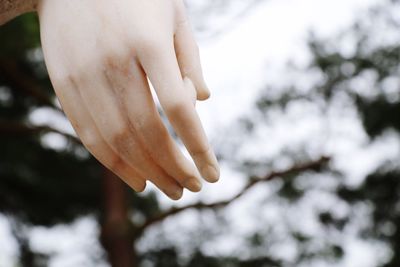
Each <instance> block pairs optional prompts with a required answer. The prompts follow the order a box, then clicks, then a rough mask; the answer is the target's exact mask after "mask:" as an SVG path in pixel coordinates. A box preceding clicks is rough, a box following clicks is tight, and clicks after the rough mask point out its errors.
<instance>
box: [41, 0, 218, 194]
mask: <svg viewBox="0 0 400 267" xmlns="http://www.w3.org/2000/svg"><path fill="white" fill-rule="evenodd" d="M38 13H39V18H40V28H41V38H42V47H43V51H44V55H45V61H46V65H47V68H48V72H49V75H50V79H51V81H52V83H53V86H54V89H55V91H56V94H57V96H58V98H59V100H60V102H61V105H62V107H63V110H64V111H65V113H66V115H67V117H68V118H69V120H70V121H71V124H72V126H73V127H74V129H75V131H76V133H77V134H78V135H79V137H80V139H81V140H82V143H83V144H84V145H85V146H86V148H87V149H88V150H89V151H90V152H91V153H92V154H93V155H94V156H95V157H96V158H97V159H98V160H99V161H100V162H102V163H103V164H104V165H105V166H107V167H108V168H109V169H110V170H112V171H113V172H114V173H116V174H117V175H118V176H119V177H121V178H122V179H123V180H124V181H125V182H126V183H127V184H129V185H130V186H131V187H132V188H133V189H134V190H136V191H143V190H144V188H145V186H146V180H149V181H151V182H152V183H154V184H155V185H156V186H157V187H158V188H159V189H161V190H162V191H163V192H164V193H165V194H166V195H168V196H169V197H170V198H172V199H179V198H180V197H181V196H182V191H183V188H184V187H185V188H187V189H189V190H191V191H199V190H200V189H201V183H200V176H202V177H203V178H204V179H205V180H207V181H209V182H216V181H217V180H218V178H219V167H218V163H217V160H216V158H215V155H214V153H213V151H212V149H211V147H210V145H209V143H208V141H207V137H206V135H205V133H204V130H203V128H202V125H201V122H200V119H199V117H198V115H197V113H196V110H195V106H194V103H193V102H195V100H196V98H197V99H198V100H205V99H207V98H208V97H209V91H208V89H207V87H206V84H205V82H204V80H203V75H202V70H201V65H200V60H199V53H198V47H197V44H196V42H195V40H194V38H193V35H192V32H191V29H190V26H189V23H188V21H187V19H186V15H185V10H184V5H183V3H182V2H181V0H113V1H109V0H79V1H71V0H40V1H39V5H38ZM147 77H148V78H149V79H150V81H151V83H152V84H153V85H154V88H155V91H156V93H157V96H158V98H159V100H160V103H161V106H162V108H163V110H164V111H165V113H166V115H167V117H168V119H169V121H170V123H171V125H172V126H173V127H174V130H175V131H176V133H177V134H178V135H179V137H180V138H181V139H182V141H183V143H184V144H185V146H186V148H187V149H188V151H189V153H190V155H191V156H192V158H193V160H194V162H195V164H196V166H197V168H196V167H195V166H194V165H193V164H192V163H191V162H190V161H189V160H188V159H186V158H185V156H184V155H183V154H182V152H181V151H180V150H179V147H178V145H177V144H176V143H175V141H174V140H173V138H172V137H171V136H170V135H169V133H168V131H167V129H166V127H165V126H164V124H163V123H162V120H161V118H160V115H159V113H158V111H157V108H156V105H155V103H154V101H153V98H152V95H151V91H150V88H149V84H148V80H147Z"/></svg>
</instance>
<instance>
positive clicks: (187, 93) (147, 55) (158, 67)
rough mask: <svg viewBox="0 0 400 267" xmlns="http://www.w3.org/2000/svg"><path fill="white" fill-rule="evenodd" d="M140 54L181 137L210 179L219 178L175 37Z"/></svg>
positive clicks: (167, 113)
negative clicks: (188, 85)
mask: <svg viewBox="0 0 400 267" xmlns="http://www.w3.org/2000/svg"><path fill="white" fill-rule="evenodd" d="M138 58H139V60H140V63H141V64H142V67H143V69H144V70H145V72H146V74H147V76H148V77H149V79H150V81H151V83H152V84H153V86H154V88H155V91H156V93H157V96H158V99H159V100H160V103H161V106H162V108H163V109H164V111H165V113H166V115H167V117H168V119H169V121H170V123H171V125H172V126H173V127H174V129H175V131H176V133H177V134H178V136H179V137H180V138H181V139H182V141H183V143H184V144H185V146H186V148H187V149H188V151H189V153H190V155H191V156H192V158H193V160H194V162H195V164H196V166H197V168H198V169H199V171H200V173H201V175H202V176H203V178H204V179H205V180H207V181H208V182H216V181H218V179H219V167H218V162H217V159H216V157H215V155H214V152H213V150H212V148H211V146H210V144H209V142H208V140H207V137H206V134H205V132H204V129H203V127H202V125H201V122H200V118H199V116H198V114H197V112H196V110H195V107H194V106H193V104H192V97H191V94H192V92H191V90H190V89H187V88H185V85H184V82H183V80H182V76H181V72H180V69H179V65H178V62H177V59H176V55H175V50H174V46H173V40H171V42H170V43H169V44H167V45H165V46H163V47H162V48H159V49H152V50H151V51H140V52H139V53H138Z"/></svg>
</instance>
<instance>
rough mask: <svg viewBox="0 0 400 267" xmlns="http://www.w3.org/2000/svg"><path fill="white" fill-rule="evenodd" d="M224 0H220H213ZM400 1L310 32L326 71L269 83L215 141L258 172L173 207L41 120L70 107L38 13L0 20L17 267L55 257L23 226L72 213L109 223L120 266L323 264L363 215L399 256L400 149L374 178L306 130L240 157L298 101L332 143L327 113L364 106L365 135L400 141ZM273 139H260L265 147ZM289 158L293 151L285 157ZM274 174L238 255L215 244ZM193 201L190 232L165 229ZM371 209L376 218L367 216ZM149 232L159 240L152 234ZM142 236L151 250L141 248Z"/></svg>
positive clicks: (394, 260)
mask: <svg viewBox="0 0 400 267" xmlns="http://www.w3.org/2000/svg"><path fill="white" fill-rule="evenodd" d="M223 2H224V1H215V5H219V4H220V3H223ZM235 2H239V1H235ZM251 3H253V2H252V1H249V2H248V3H246V4H251ZM193 8H199V7H196V6H194V7H193ZM398 9H399V4H398V2H397V1H390V2H389V1H388V2H387V3H386V4H385V5H383V6H382V7H381V8H379V9H377V10H374V11H372V13H371V14H370V17H372V16H373V17H374V19H375V20H374V21H375V22H374V23H373V24H372V22H371V21H370V20H363V21H360V23H359V24H358V25H357V26H356V27H355V28H354V29H352V30H351V31H349V32H347V33H346V34H344V36H342V37H341V38H336V39H335V42H333V41H332V40H318V39H313V40H312V41H311V42H310V54H311V57H312V63H311V65H310V66H309V67H308V68H307V69H302V70H297V72H298V73H299V74H300V75H304V76H307V75H314V76H317V77H319V78H318V79H317V82H315V83H313V84H312V85H310V86H309V87H308V88H306V89H305V88H301V86H300V85H298V84H296V83H293V84H291V85H289V86H287V87H284V88H282V87H279V88H278V87H273V88H270V87H268V88H267V89H266V90H264V92H263V94H262V95H261V96H260V99H259V100H258V102H257V103H256V104H257V105H256V107H257V108H256V110H255V111H254V113H251V115H250V116H248V117H245V118H243V119H242V120H241V121H240V123H239V124H238V125H236V126H235V127H236V128H235V129H234V131H232V130H230V133H232V132H234V133H235V134H230V135H229V136H225V137H224V140H223V141H221V144H220V151H218V152H219V154H220V158H221V160H222V161H224V162H229V163H230V164H231V165H234V166H235V167H236V168H237V169H238V170H239V171H241V172H243V173H244V174H245V175H246V177H248V178H247V179H246V181H245V183H244V184H245V185H244V186H243V188H242V189H241V190H239V191H238V193H237V194H234V195H233V196H232V197H231V198H229V199H227V200H224V201H220V202H216V203H194V204H191V205H189V206H184V207H176V208H170V209H163V208H162V207H160V205H159V202H158V200H157V197H156V195H155V194H148V195H140V194H139V195H137V194H133V193H132V192H131V191H129V190H127V188H126V187H125V186H123V184H122V183H121V182H119V180H118V179H117V178H115V177H113V176H112V175H111V174H110V173H109V172H107V171H105V170H104V169H103V168H102V167H101V166H100V165H99V164H98V163H97V162H96V161H95V160H94V159H93V158H92V157H90V156H89V154H88V153H87V152H86V151H85V150H84V148H83V147H82V145H81V144H80V143H79V141H78V140H77V139H76V137H75V136H74V135H70V134H66V133H65V132H63V131H61V130H60V129H58V128H55V127H54V126H53V125H51V126H50V125H44V126H38V125H35V124H32V121H31V119H30V116H31V114H32V113H33V112H34V111H35V110H37V109H43V108H47V109H48V110H49V112H51V113H57V114H58V113H61V111H60V110H59V108H58V107H57V104H56V101H55V98H54V95H53V91H52V89H51V85H50V82H49V80H48V77H47V73H46V70H45V67H44V63H43V59H42V57H41V53H40V49H39V39H38V27H37V25H38V24H37V21H36V17H35V16H33V15H26V16H22V17H20V18H18V19H16V20H14V21H13V22H11V23H9V24H7V25H6V26H4V27H1V28H0V39H1V43H0V55H1V57H0V136H1V138H0V147H1V153H0V212H1V213H3V214H5V215H6V216H7V217H8V218H10V221H11V222H13V227H14V230H13V232H14V234H15V238H16V240H17V241H18V244H19V246H20V255H21V256H20V264H21V265H22V266H46V259H47V258H48V257H50V255H43V254H41V253H39V252H37V251H32V249H31V248H30V246H29V240H28V237H27V236H26V235H25V233H24V229H26V227H35V226H38V225H41V226H52V225H56V224H58V223H70V222H72V221H73V220H75V219H77V218H80V217H81V216H86V215H88V214H89V215H93V217H94V218H96V220H98V221H99V225H101V227H102V235H101V237H100V240H101V242H102V244H103V247H104V248H105V251H106V252H107V253H108V261H109V262H110V263H111V264H112V265H113V266H116V267H117V266H143V267H145V266H157V267H168V266H182V267H186V266H210V267H213V266H215V267H217V266H227V267H228V266H235V267H236V266H237V267H260V266H311V265H312V264H315V263H318V262H323V263H324V264H325V265H329V264H332V265H335V264H337V263H338V262H339V261H340V260H341V259H342V258H343V256H345V254H346V248H345V246H346V244H345V241H343V240H345V239H341V237H345V235H346V233H347V232H346V231H347V229H348V228H349V227H350V226H352V227H354V225H356V227H358V228H359V231H358V232H357V235H359V236H360V238H362V239H363V240H366V242H368V241H369V240H370V241H371V242H372V240H375V241H380V242H381V243H382V244H384V245H385V246H386V248H388V249H389V250H390V251H392V254H391V255H392V256H391V257H389V258H388V259H387V260H385V261H382V266H387V267H389V266H390V267H392V266H398V265H399V263H400V255H399V253H398V251H400V250H399V249H400V248H399V244H400V240H399V238H400V235H399V233H398V231H397V227H398V226H399V224H400V212H399V209H398V207H399V203H398V199H399V194H400V190H399V188H400V184H399V182H398V180H399V179H398V178H399V164H398V159H397V161H396V160H395V161H393V162H385V163H384V164H383V165H382V166H381V167H379V168H378V169H377V170H374V171H372V172H371V173H370V174H369V175H368V176H367V177H366V179H365V181H364V182H363V183H361V184H359V185H357V186H353V187H351V186H350V185H348V184H347V183H346V177H345V176H344V174H343V173H341V172H339V171H338V169H336V168H335V166H334V165H327V162H328V161H329V159H328V158H325V157H323V153H322V152H323V151H324V145H325V144H324V142H321V141H320V140H308V141H309V142H305V143H302V144H300V145H298V146H296V147H293V146H291V145H290V144H289V145H288V146H287V147H283V148H281V149H280V150H279V157H277V158H276V159H275V160H273V159H271V157H268V156H265V155H263V153H262V152H264V151H258V152H257V155H255V156H253V157H251V156H250V157H247V158H246V157H235V156H236V155H239V154H241V153H239V152H240V149H241V148H242V147H243V146H245V145H246V144H247V141H254V140H256V139H258V142H260V141H261V142H262V143H268V140H266V135H267V134H265V131H262V130H263V129H264V130H265V129H266V128H267V129H269V128H271V127H273V126H271V125H274V123H276V121H277V118H278V120H285V117H287V116H291V114H293V113H296V112H297V111H296V110H298V109H297V107H299V106H302V107H303V108H304V107H309V109H310V110H311V112H312V113H313V114H315V113H317V114H318V115H320V116H319V117H318V118H320V119H321V118H322V119H324V118H325V119H326V120H327V121H328V122H327V125H328V127H326V129H325V130H326V134H327V136H328V137H327V138H326V139H325V141H329V138H330V137H329V136H330V135H331V133H330V131H331V130H332V128H334V127H335V125H333V126H332V125H331V122H330V119H329V118H330V116H332V115H331V114H332V113H335V112H336V113H337V112H339V113H340V111H341V110H346V111H348V110H350V111H354V112H356V114H358V117H357V118H358V119H359V122H361V123H362V125H363V128H364V129H365V133H366V134H368V136H369V139H368V142H370V143H372V142H374V141H375V140H376V139H379V138H385V136H386V135H387V134H388V133H389V135H390V136H394V138H395V139H397V140H398V139H399V131H400V119H399V118H400V116H399V115H398V114H399V111H400V92H399V88H400V86H399V85H400V82H399V78H398V77H400V76H399V63H400V58H399V55H400V53H399V52H400V42H399V41H400V38H397V36H400V31H398V24H399V23H400V19H399V18H398V15H397V17H396V14H395V11H396V10H398ZM198 10H201V9H198ZM378 22H379V23H378ZM382 25H384V26H383V27H384V28H385V29H386V31H387V32H389V31H390V34H388V36H390V38H386V35H384V34H382V31H381V29H380V27H382ZM387 32H386V33H387ZM346 38H347V39H346ZM339 40H344V42H345V43H346V45H347V46H349V44H350V46H352V49H350V52H349V49H347V50H346V49H343V47H342V43H341V42H340V41H339ZM379 40H380V41H379ZM310 73H311V74H310ZM365 84H367V86H365ZM364 87H365V88H364ZM344 114H345V115H346V113H345V112H344ZM313 118H314V117H312V118H311V119H313ZM268 127H269V128H268ZM260 133H261V136H260ZM54 135H56V136H58V137H60V138H62V140H64V142H65V145H64V146H63V147H62V148H57V149H56V148H54V147H51V146H49V145H48V143H47V142H46V140H47V139H46V138H48V137H49V136H54ZM256 141H257V140H256ZM367 145H368V144H367ZM262 147H264V146H263V145H260V144H258V148H259V149H261V148H262ZM334 160H335V159H334ZM355 160H356V159H355ZM282 162H284V163H285V162H286V163H285V164H284V166H283V167H282V164H281V163H282ZM268 170H269V171H268ZM271 170H275V171H271ZM265 173H266V174H265ZM270 180H273V181H270ZM265 181H270V183H269V185H270V188H271V189H270V193H267V192H265V194H264V193H261V195H262V196H263V197H262V198H261V201H260V202H259V203H258V204H257V206H253V207H252V209H254V220H256V221H257V226H256V227H253V229H251V231H250V232H249V233H247V234H246V235H243V236H241V237H239V238H236V239H235V242H237V244H238V245H237V246H235V247H234V248H235V249H236V250H237V251H235V252H234V253H231V254H229V255H218V254H215V253H214V254H213V253H210V251H209V250H208V251H207V249H206V248H205V244H206V245H207V244H209V243H210V240H211V241H214V240H217V239H218V238H224V236H229V235H230V234H231V233H232V232H235V231H237V230H238V229H235V228H234V227H232V226H231V225H230V222H229V215H230V213H229V209H230V208H232V207H231V205H239V204H243V202H245V201H246V200H245V198H246V196H248V195H249V194H251V193H249V192H250V191H251V190H258V191H257V192H260V190H263V189H265V187H263V186H262V184H263V183H264V182H265ZM271 190H272V193H271ZM266 191H267V190H266ZM264 195H265V197H264ZM320 197H323V198H324V199H325V200H327V199H328V201H327V203H328V205H327V206H325V207H322V206H321V207H319V206H318V205H315V201H316V200H315V199H317V202H318V198H320ZM310 199H311V200H310ZM313 201H314V202H313ZM321 202H322V201H321ZM332 203H333V204H332ZM317 204H321V203H317ZM271 205H275V207H278V209H277V211H276V212H275V213H274V216H273V217H276V218H275V221H274V220H271V221H268V220H265V218H258V217H257V216H258V215H259V214H261V213H263V211H266V210H268V209H269V208H270V207H272V206H271ZM308 206H310V207H308ZM314 206H315V207H314ZM336 206H343V207H345V209H344V210H346V212H337V210H336ZM365 207H367V208H368V207H369V208H371V210H372V211H371V212H370V213H365V214H364V213H363V214H362V216H367V215H371V220H370V223H368V225H367V226H365V225H363V226H357V224H354V221H355V220H356V219H357V218H358V219H359V217H358V216H359V213H358V210H359V209H364V208H365ZM234 208H236V206H235V207H234ZM309 210H311V213H312V214H313V220H312V221H310V222H309V223H310V224H312V226H313V227H312V228H318V229H319V233H314V232H312V231H310V229H308V228H309V227H304V228H303V227H300V226H301V225H304V223H303V224H301V223H300V222H301V221H302V220H305V213H307V212H308V211H309ZM188 212H193V213H195V214H193V215H192V216H198V218H199V221H200V223H199V224H196V225H195V226H194V227H193V228H191V229H179V231H181V232H180V233H174V235H173V237H171V238H168V235H172V234H171V233H170V232H168V231H164V228H163V225H164V223H166V222H165V221H166V219H167V218H168V219H174V216H176V215H178V214H184V213H188ZM362 219H364V220H365V221H369V220H368V218H366V217H365V218H362ZM277 222H278V223H277ZM151 232H154V233H155V237H153V238H152V237H151V236H150V237H149V233H151ZM185 235H187V236H186V237H185ZM144 240H145V241H146V243H147V244H146V247H145V248H139V249H137V248H138V247H141V245H140V243H141V242H142V241H144ZM282 246H286V250H285V251H292V252H291V253H290V255H288V254H289V253H287V254H286V255H282V254H281V253H280V250H282ZM287 247H289V249H287ZM184 248H185V249H186V250H185V249H184ZM283 248H285V247H283ZM121 253H122V254H121Z"/></svg>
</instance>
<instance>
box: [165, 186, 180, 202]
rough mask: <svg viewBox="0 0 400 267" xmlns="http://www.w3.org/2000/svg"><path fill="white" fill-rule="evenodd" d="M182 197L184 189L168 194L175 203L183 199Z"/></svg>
mask: <svg viewBox="0 0 400 267" xmlns="http://www.w3.org/2000/svg"><path fill="white" fill-rule="evenodd" d="M182 196H183V188H181V189H179V190H176V191H174V192H172V193H169V194H168V197H169V198H170V199H172V200H175V201H177V200H179V199H181V198H182Z"/></svg>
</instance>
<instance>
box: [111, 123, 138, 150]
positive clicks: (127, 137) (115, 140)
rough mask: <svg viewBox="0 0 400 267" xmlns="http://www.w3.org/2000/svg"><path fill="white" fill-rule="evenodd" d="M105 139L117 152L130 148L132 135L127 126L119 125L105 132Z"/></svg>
mask: <svg viewBox="0 0 400 267" xmlns="http://www.w3.org/2000/svg"><path fill="white" fill-rule="evenodd" d="M107 139H108V140H109V142H110V143H111V145H112V146H113V147H114V148H115V149H116V150H117V152H119V153H125V152H127V151H129V150H130V149H131V148H132V144H133V142H132V135H131V132H130V129H129V127H128V126H125V125H121V126H117V127H115V128H113V129H112V130H110V131H109V133H108V134H107Z"/></svg>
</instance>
